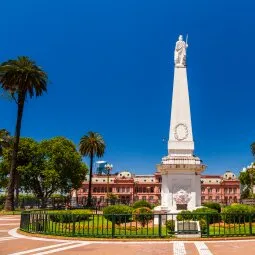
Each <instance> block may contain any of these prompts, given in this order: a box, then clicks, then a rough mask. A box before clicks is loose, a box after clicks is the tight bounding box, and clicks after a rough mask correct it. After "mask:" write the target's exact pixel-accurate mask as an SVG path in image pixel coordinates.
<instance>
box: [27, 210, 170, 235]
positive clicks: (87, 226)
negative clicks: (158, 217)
mask: <svg viewBox="0 0 255 255" xmlns="http://www.w3.org/2000/svg"><path fill="white" fill-rule="evenodd" d="M114 226H115V227H114V228H113V224H112V222H111V221H109V220H106V219H105V218H104V217H103V216H102V215H92V216H91V217H90V219H89V220H84V221H80V222H76V223H75V224H73V223H62V222H52V221H50V220H47V221H41V226H40V227H41V228H40V227H37V230H38V229H40V230H41V231H42V232H44V233H46V234H53V235H65V236H92V237H95V236H97V237H99V236H101V237H112V236H113V235H114V236H115V237H128V236H130V237H147V236H148V237H150V236H155V237H158V236H159V227H158V225H153V224H152V223H151V224H149V225H148V226H145V227H142V226H140V224H139V223H136V222H127V223H123V224H121V225H118V224H115V225H114ZM31 230H32V231H36V226H35V224H34V225H32V224H30V231H31ZM161 233H162V236H167V235H168V233H167V229H166V227H165V226H162V228H161ZM168 236H169V237H170V235H168Z"/></svg>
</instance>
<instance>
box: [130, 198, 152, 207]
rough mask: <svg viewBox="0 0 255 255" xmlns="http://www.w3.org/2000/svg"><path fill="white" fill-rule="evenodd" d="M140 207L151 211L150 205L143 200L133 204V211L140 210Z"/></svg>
mask: <svg viewBox="0 0 255 255" xmlns="http://www.w3.org/2000/svg"><path fill="white" fill-rule="evenodd" d="M141 207H147V208H150V209H152V205H151V204H150V203H149V202H147V201H145V200H139V201H136V202H135V203H134V204H133V208H134V209H137V208H141Z"/></svg>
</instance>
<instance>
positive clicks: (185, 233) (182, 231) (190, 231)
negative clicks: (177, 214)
mask: <svg viewBox="0 0 255 255" xmlns="http://www.w3.org/2000/svg"><path fill="white" fill-rule="evenodd" d="M175 233H176V237H179V238H185V237H186V238H190V237H201V234H200V224H199V221H175Z"/></svg>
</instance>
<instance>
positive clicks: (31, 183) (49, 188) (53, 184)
mask: <svg viewBox="0 0 255 255" xmlns="http://www.w3.org/2000/svg"><path fill="white" fill-rule="evenodd" d="M11 153H12V151H11V148H7V149H6V150H4V155H3V158H2V161H1V163H0V168H1V169H2V171H5V172H8V169H10V168H9V167H10V164H11V155H12V154H11ZM17 166H18V167H17V170H18V172H19V174H20V178H21V181H20V185H21V188H22V189H23V190H24V191H26V192H32V193H33V194H34V195H35V196H36V197H37V198H39V199H42V201H45V200H46V199H47V198H48V197H50V196H51V195H52V194H53V193H55V192H64V193H66V192H69V191H70V190H71V189H77V188H79V187H80V186H81V184H82V181H83V180H84V179H85V176H86V174H87V167H86V165H85V164H84V163H83V162H82V159H81V156H80V154H79V153H78V152H77V150H76V148H75V145H74V144H73V142H72V141H70V140H68V139H66V138H64V137H55V138H52V139H49V140H43V141H41V142H36V141H34V140H33V139H31V138H21V141H20V146H19V152H18V164H17Z"/></svg>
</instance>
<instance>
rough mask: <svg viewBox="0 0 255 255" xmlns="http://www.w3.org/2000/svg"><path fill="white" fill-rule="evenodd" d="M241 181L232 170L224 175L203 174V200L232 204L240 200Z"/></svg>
mask: <svg viewBox="0 0 255 255" xmlns="http://www.w3.org/2000/svg"><path fill="white" fill-rule="evenodd" d="M240 193H241V192H240V181H239V180H238V179H237V177H236V175H235V174H234V173H232V172H231V171H226V172H225V174H224V175H222V176H221V175H202V176H201V201H202V203H203V202H207V201H215V202H220V203H224V204H230V203H233V202H239V201H240Z"/></svg>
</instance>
